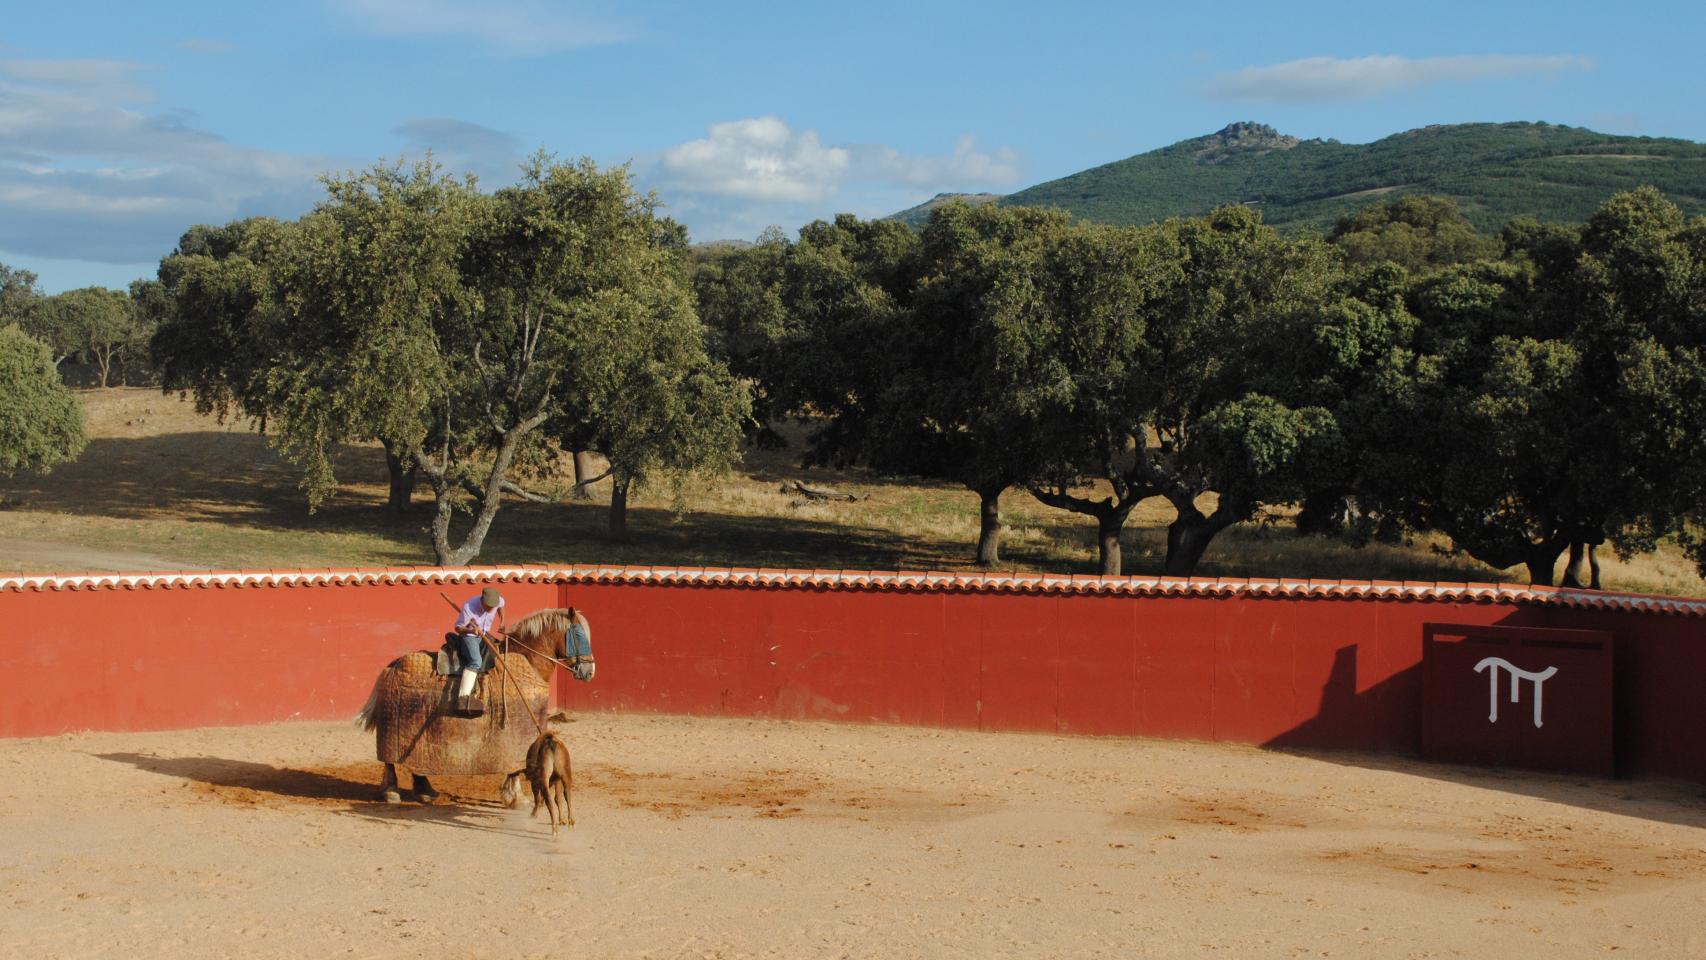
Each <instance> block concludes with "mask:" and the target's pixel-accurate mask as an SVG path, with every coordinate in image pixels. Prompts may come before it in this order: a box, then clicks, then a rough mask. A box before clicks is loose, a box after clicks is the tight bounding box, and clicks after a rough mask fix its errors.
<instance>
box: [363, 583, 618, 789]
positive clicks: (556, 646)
mask: <svg viewBox="0 0 1706 960" xmlns="http://www.w3.org/2000/svg"><path fill="white" fill-rule="evenodd" d="M577 618H578V619H577ZM577 622H578V623H579V624H580V625H582V626H583V627H585V628H586V629H587V631H588V633H589V634H590V625H589V624H588V623H587V621H586V618H585V617H584V616H582V615H580V614H578V613H577V611H575V609H574V608H573V607H570V608H568V609H561V608H557V609H547V610H540V611H538V612H536V613H531V614H528V615H527V616H526V617H523V618H522V619H520V620H518V621H516V623H515V624H514V626H512V627H511V628H510V630H509V634H508V637H509V639H510V640H512V641H513V643H510V644H504V643H503V642H502V640H501V639H500V641H499V646H500V647H509V648H510V649H509V651H508V652H507V653H505V652H502V651H501V650H500V652H499V654H498V656H496V657H494V658H493V659H494V660H495V662H494V663H493V665H492V668H491V669H490V670H489V671H488V672H487V673H485V674H484V675H483V676H482V677H481V680H480V682H481V683H482V684H483V685H485V687H486V699H487V700H488V701H490V702H491V703H492V704H493V708H492V709H488V710H487V711H486V713H485V715H484V716H480V717H461V716H458V715H456V713H455V712H454V711H453V710H451V709H450V707H451V706H452V705H453V703H454V699H453V698H448V697H449V694H450V693H452V692H453V691H452V690H451V687H450V685H449V684H447V682H446V680H445V678H444V677H441V676H438V675H436V674H435V673H434V672H433V666H432V659H433V658H432V654H431V653H430V652H428V651H424V650H423V651H418V652H415V653H409V654H404V655H403V656H401V657H398V658H397V659H396V660H393V661H392V662H391V663H390V664H388V665H387V666H386V667H385V669H383V670H381V671H380V672H379V677H378V679H376V680H375V681H374V682H373V692H372V693H371V694H369V695H368V698H367V703H366V705H365V706H363V707H362V708H361V712H360V713H358V714H356V717H355V722H356V725H357V726H359V727H360V728H361V729H363V730H371V731H373V732H374V735H375V736H374V741H375V752H376V753H377V755H378V759H379V760H380V761H381V762H383V763H384V764H385V776H384V779H383V780H382V781H381V782H380V784H379V798H380V799H381V800H383V801H384V802H386V803H400V802H402V796H401V794H400V793H399V790H398V782H397V767H399V766H407V767H408V768H409V770H410V772H411V774H412V776H413V786H414V793H415V797H416V799H418V800H419V801H420V802H422V803H432V802H433V801H434V800H436V799H437V798H438V791H436V790H434V789H433V786H432V782H431V781H430V780H428V779H427V774H441V775H451V776H460V775H474V774H484V773H505V772H507V771H509V770H513V769H514V768H515V766H516V764H517V762H518V761H520V759H521V757H522V755H523V752H524V751H525V750H526V749H527V746H528V744H529V743H530V742H531V740H532V739H533V738H532V737H531V736H526V735H527V734H532V733H533V732H535V728H534V725H533V723H532V722H528V723H526V724H525V727H524V725H523V724H522V723H520V722H512V719H513V720H515V721H519V720H520V719H521V718H512V717H511V716H510V714H511V713H512V712H516V713H519V712H526V713H528V714H530V715H531V716H532V717H533V719H534V721H537V720H538V719H539V718H540V717H542V716H543V715H544V713H545V708H546V706H547V704H548V703H549V700H550V691H551V678H552V675H553V674H554V673H555V672H556V669H557V666H558V665H559V663H562V664H563V665H564V666H567V667H569V668H570V669H571V670H573V671H574V673H575V675H576V676H577V677H582V678H584V679H590V678H591V676H592V670H591V667H592V657H591V656H590V644H587V645H585V646H586V648H587V649H586V653H587V655H586V656H577V657H575V658H574V659H573V660H572V661H569V662H564V661H560V660H558V659H557V657H556V655H555V654H557V653H558V652H560V651H563V650H564V649H565V637H566V636H567V634H568V631H569V630H570V629H571V628H572V627H574V626H575V624H576V623H577ZM577 652H579V651H578V650H577ZM493 685H496V686H495V690H496V693H495V694H494V692H493V691H494V686H493Z"/></svg>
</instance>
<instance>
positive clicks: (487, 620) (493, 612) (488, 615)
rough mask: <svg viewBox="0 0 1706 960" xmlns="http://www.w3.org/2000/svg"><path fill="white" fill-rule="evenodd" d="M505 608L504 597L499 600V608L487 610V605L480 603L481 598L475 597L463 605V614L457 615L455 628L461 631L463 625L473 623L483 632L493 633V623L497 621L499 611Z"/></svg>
mask: <svg viewBox="0 0 1706 960" xmlns="http://www.w3.org/2000/svg"><path fill="white" fill-rule="evenodd" d="M503 608H504V599H503V597H499V598H498V605H497V606H495V607H493V608H492V609H490V610H487V609H486V607H485V604H482V603H481V602H480V598H479V596H478V595H475V596H473V597H470V598H468V602H467V603H464V604H463V605H462V607H461V612H460V613H458V614H457V617H456V623H455V626H456V628H457V629H461V628H462V625H463V624H465V623H472V624H474V625H476V626H478V627H479V628H480V629H481V630H483V631H485V632H487V633H491V632H492V623H493V621H495V620H497V618H498V611H499V610H502V609H503Z"/></svg>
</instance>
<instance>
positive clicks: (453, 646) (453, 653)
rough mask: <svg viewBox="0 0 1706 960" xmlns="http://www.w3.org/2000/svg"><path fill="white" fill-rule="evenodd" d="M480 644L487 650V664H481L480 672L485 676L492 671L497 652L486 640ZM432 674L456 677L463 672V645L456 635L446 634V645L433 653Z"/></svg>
mask: <svg viewBox="0 0 1706 960" xmlns="http://www.w3.org/2000/svg"><path fill="white" fill-rule="evenodd" d="M480 642H481V643H482V644H484V645H485V648H486V657H485V661H486V662H485V663H482V664H480V672H481V673H482V674H483V673H486V672H488V671H489V670H491V669H492V662H493V660H494V659H495V658H496V657H497V651H495V650H493V649H492V645H491V644H490V643H487V642H486V641H484V640H482V641H480ZM432 672H433V673H435V674H437V675H439V676H441V677H450V676H456V675H457V674H460V673H461V672H462V644H461V643H460V642H459V641H458V640H457V638H456V634H454V633H447V634H445V635H444V643H443V644H441V645H440V646H439V648H438V649H437V650H434V651H433V657H432Z"/></svg>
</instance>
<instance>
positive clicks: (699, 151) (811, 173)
mask: <svg viewBox="0 0 1706 960" xmlns="http://www.w3.org/2000/svg"><path fill="white" fill-rule="evenodd" d="M851 165H852V157H851V154H850V153H849V152H848V150H847V149H846V148H844V147H825V146H824V145H823V142H822V141H821V140H819V139H818V135H817V134H816V133H815V132H813V131H811V130H804V131H801V132H798V133H796V132H794V130H793V129H792V128H790V127H789V126H788V125H787V124H786V123H784V122H782V121H781V120H778V119H777V118H775V117H755V118H753V119H749V120H733V121H730V122H728V123H716V124H712V125H711V130H710V136H708V137H705V138H704V139H702V140H689V141H688V142H686V143H683V144H679V145H677V146H674V147H670V148H669V149H668V150H665V151H664V153H663V158H662V160H661V161H660V166H661V167H662V169H663V171H664V175H665V177H666V179H667V180H668V181H669V182H670V183H671V184H672V185H674V186H677V187H679V188H681V189H683V190H689V191H693V192H697V193H714V194H720V195H723V196H731V197H741V198H743V199H747V200H760V201H796V202H799V201H815V200H826V199H828V198H829V197H831V196H833V195H834V194H835V191H836V189H837V188H838V187H839V186H840V185H841V181H842V180H844V179H845V178H846V177H847V172H848V169H849V168H850V167H851Z"/></svg>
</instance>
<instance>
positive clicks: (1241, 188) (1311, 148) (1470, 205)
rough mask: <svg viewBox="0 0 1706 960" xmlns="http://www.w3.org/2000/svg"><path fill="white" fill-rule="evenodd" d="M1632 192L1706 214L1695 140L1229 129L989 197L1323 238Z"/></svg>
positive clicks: (1516, 131)
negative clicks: (1651, 191)
mask: <svg viewBox="0 0 1706 960" xmlns="http://www.w3.org/2000/svg"><path fill="white" fill-rule="evenodd" d="M1642 185H1651V186H1655V187H1658V188H1659V190H1661V191H1662V192H1663V193H1664V194H1665V196H1666V197H1667V198H1669V199H1670V200H1671V201H1672V202H1674V203H1675V204H1676V205H1677V206H1678V207H1680V208H1681V209H1682V211H1683V212H1684V213H1685V214H1689V215H1693V214H1698V213H1706V145H1703V144H1698V143H1693V142H1690V141H1686V140H1667V139H1658V138H1653V137H1619V136H1611V135H1609V134H1603V133H1595V132H1593V131H1591V130H1584V129H1581V128H1579V127H1562V126H1555V125H1552V124H1546V123H1497V124H1494V123H1477V124H1458V125H1452V126H1433V127H1423V128H1422V129H1419V130H1410V131H1407V132H1404V133H1399V134H1395V135H1393V136H1390V137H1387V138H1385V139H1383V140H1377V141H1375V142H1374V143H1369V144H1348V143H1339V142H1338V141H1336V140H1299V139H1297V138H1296V137H1288V136H1284V135H1282V134H1280V133H1278V132H1276V131H1275V130H1274V129H1273V128H1272V127H1268V126H1265V125H1262V124H1256V123H1234V124H1232V125H1230V126H1228V127H1226V128H1225V129H1223V130H1221V131H1220V132H1218V133H1215V134H1211V135H1209V136H1206V137H1197V138H1195V139H1192V140H1184V141H1181V142H1179V143H1175V144H1173V145H1172V146H1169V147H1163V148H1161V149H1159V150H1152V151H1150V152H1148V153H1143V154H1138V155H1137V156H1135V157H1128V158H1126V159H1124V160H1119V161H1116V162H1114V163H1110V164H1107V165H1105V166H1100V167H1096V168H1094V169H1091V170H1086V171H1084V172H1082V173H1076V174H1073V175H1072V176H1069V177H1063V178H1061V179H1059V180H1052V181H1049V182H1048V183H1042V184H1038V185H1037V186H1034V187H1030V188H1028V189H1025V190H1021V191H1019V192H1018V193H1013V194H1009V195H1007V196H1006V197H1003V198H1002V199H1001V201H1000V202H1001V203H1002V204H1003V205H1005V206H1044V207H1057V208H1060V209H1064V210H1067V211H1069V212H1070V213H1072V214H1074V215H1075V216H1078V217H1083V218H1085V219H1088V220H1093V221H1096V222H1099V223H1116V224H1138V223H1150V222H1153V221H1157V220H1163V219H1166V218H1167V217H1171V216H1201V215H1203V214H1206V213H1208V212H1209V211H1210V210H1213V209H1214V208H1215V207H1217V206H1221V205H1223V204H1228V203H1245V204H1250V205H1252V206H1254V207H1256V208H1257V209H1259V210H1260V211H1261V213H1262V219H1263V220H1264V221H1265V222H1267V223H1269V224H1273V225H1275V226H1279V227H1282V228H1286V227H1290V228H1299V227H1310V228H1315V229H1322V230H1324V229H1326V228H1328V227H1331V226H1332V225H1333V223H1334V222H1335V221H1337V220H1338V219H1339V218H1341V217H1343V216H1345V215H1346V214H1348V213H1350V212H1351V211H1353V210H1355V209H1356V208H1358V207H1361V206H1363V205H1365V204H1367V203H1369V202H1370V201H1372V200H1376V199H1381V200H1390V199H1393V198H1394V197H1396V196H1399V195H1403V194H1408V193H1425V194H1436V195H1441V196H1447V197H1451V198H1453V199H1454V200H1456V201H1457V204H1458V207H1459V208H1460V209H1461V210H1462V211H1463V213H1464V215H1465V216H1467V217H1468V218H1469V220H1470V221H1471V222H1472V223H1474V224H1475V226H1476V227H1478V228H1480V229H1482V230H1496V229H1498V228H1499V227H1502V226H1503V225H1504V224H1505V223H1506V222H1508V221H1509V220H1511V219H1512V218H1513V217H1518V216H1531V217H1536V218H1539V219H1541V220H1545V221H1551V222H1560V223H1563V222H1570V223H1579V222H1581V221H1583V220H1586V219H1587V218H1588V217H1589V216H1591V215H1592V214H1593V212H1594V210H1595V208H1596V207H1598V205H1599V204H1600V203H1602V202H1604V201H1605V199H1606V198H1607V197H1609V196H1611V195H1612V194H1613V193H1616V192H1618V191H1621V190H1631V189H1634V188H1635V187H1638V186H1642ZM927 206H928V205H926V207H927ZM914 209H915V211H917V212H918V213H919V214H920V215H919V216H918V217H916V218H909V217H908V216H907V214H911V213H913V212H914V211H906V212H905V213H901V214H896V215H895V216H896V219H906V220H911V219H916V220H917V222H920V223H921V222H922V220H923V219H924V218H926V217H928V215H929V212H928V210H927V209H925V208H923V207H920V208H914Z"/></svg>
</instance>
